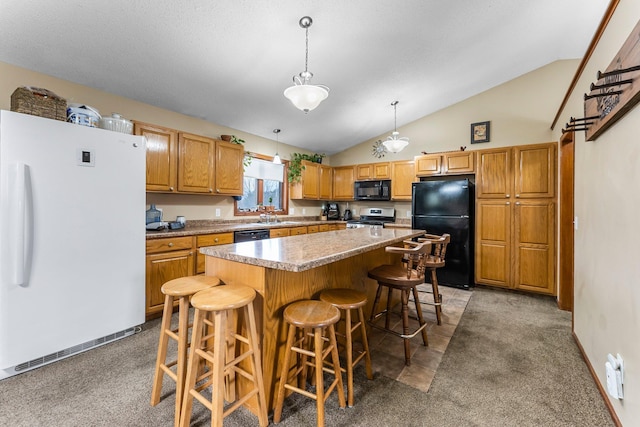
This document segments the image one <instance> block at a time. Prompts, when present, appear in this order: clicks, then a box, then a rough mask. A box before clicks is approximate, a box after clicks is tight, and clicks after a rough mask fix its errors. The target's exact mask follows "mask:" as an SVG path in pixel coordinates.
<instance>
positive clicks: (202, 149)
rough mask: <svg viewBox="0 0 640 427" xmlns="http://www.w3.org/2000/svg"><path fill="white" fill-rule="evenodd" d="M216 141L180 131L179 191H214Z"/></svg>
mask: <svg viewBox="0 0 640 427" xmlns="http://www.w3.org/2000/svg"><path fill="white" fill-rule="evenodd" d="M215 149H216V141H215V140H214V139H211V138H205V137H203V136H198V135H191V134H188V133H180V134H179V137H178V191H181V192H186V193H213V180H214V174H213V167H214V166H213V162H214V158H215V157H214V156H215Z"/></svg>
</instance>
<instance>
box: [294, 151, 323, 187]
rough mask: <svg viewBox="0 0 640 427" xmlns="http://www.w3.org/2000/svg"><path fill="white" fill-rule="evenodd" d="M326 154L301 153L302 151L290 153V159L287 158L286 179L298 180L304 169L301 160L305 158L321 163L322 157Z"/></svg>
mask: <svg viewBox="0 0 640 427" xmlns="http://www.w3.org/2000/svg"><path fill="white" fill-rule="evenodd" d="M325 156H326V154H318V153H315V154H303V153H291V159H290V160H289V167H288V172H287V179H288V180H289V182H300V177H301V176H302V171H303V170H304V165H303V164H302V161H303V160H307V161H310V162H314V163H322V159H323V157H325Z"/></svg>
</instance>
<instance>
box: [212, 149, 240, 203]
mask: <svg viewBox="0 0 640 427" xmlns="http://www.w3.org/2000/svg"><path fill="white" fill-rule="evenodd" d="M215 150H216V151H215V159H216V160H215V179H214V184H215V187H214V188H215V191H214V193H215V194H219V195H225V196H236V195H237V196H241V195H242V176H243V174H244V165H243V163H242V162H243V160H244V147H243V146H242V145H239V144H232V143H231V142H226V141H221V140H216V149H215Z"/></svg>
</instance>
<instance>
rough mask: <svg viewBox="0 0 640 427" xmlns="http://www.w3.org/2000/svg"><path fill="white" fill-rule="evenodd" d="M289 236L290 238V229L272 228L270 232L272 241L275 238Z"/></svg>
mask: <svg viewBox="0 0 640 427" xmlns="http://www.w3.org/2000/svg"><path fill="white" fill-rule="evenodd" d="M287 236H289V229H288V228H272V229H271V230H269V237H270V238H272V239H273V238H274V237H287Z"/></svg>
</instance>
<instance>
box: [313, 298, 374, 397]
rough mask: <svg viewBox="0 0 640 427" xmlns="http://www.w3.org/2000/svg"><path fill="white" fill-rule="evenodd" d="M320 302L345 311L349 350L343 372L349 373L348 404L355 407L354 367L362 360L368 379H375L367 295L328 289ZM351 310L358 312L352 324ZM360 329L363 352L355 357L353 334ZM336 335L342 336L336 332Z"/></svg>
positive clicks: (346, 342)
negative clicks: (365, 312)
mask: <svg viewBox="0 0 640 427" xmlns="http://www.w3.org/2000/svg"><path fill="white" fill-rule="evenodd" d="M320 301H324V302H328V303H329V304H331V305H333V306H334V307H336V308H338V309H340V310H344V313H345V316H344V321H345V335H344V338H345V347H346V350H347V355H346V369H345V368H343V369H342V370H343V371H346V373H347V404H348V405H349V406H350V407H351V406H353V367H354V366H355V365H357V364H358V362H360V361H361V360H362V359H364V362H365V368H366V371H367V378H369V379H370V380H372V379H373V372H372V370H371V353H370V352H369V343H368V342H367V329H366V327H365V318H364V313H363V312H362V307H363V306H364V305H365V304H366V303H367V295H366V294H365V293H364V292H360V291H356V290H355V289H326V290H324V291H322V292H321V293H320ZM351 310H357V311H358V322H357V323H355V324H352V322H351ZM358 328H360V336H361V340H362V351H361V352H360V353H359V354H358V355H357V356H356V358H355V359H354V357H353V332H354V331H356V330H357V329H358ZM336 335H340V334H339V333H337V332H336Z"/></svg>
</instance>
